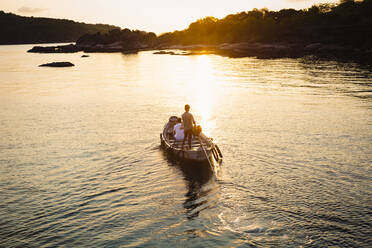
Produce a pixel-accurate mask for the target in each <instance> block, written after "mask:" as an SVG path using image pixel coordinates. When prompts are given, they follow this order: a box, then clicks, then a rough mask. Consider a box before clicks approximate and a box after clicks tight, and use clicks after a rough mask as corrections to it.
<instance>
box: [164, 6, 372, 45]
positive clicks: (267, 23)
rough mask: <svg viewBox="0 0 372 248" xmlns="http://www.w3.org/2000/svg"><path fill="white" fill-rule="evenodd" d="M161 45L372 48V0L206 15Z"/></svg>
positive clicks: (170, 34)
mask: <svg viewBox="0 0 372 248" xmlns="http://www.w3.org/2000/svg"><path fill="white" fill-rule="evenodd" d="M158 42H159V44H167V45H169V44H182V45H191V44H221V43H233V42H272V43H274V42H276V43H277V42H286V43H315V42H321V43H334V44H335V43H340V44H345V45H355V46H364V47H366V46H367V47H371V46H372V45H371V44H372V0H364V1H353V0H343V1H341V2H340V4H320V5H316V6H312V7H311V8H309V9H305V10H295V9H282V10H280V11H269V10H268V9H260V10H258V9H253V10H252V11H248V12H241V13H237V14H233V15H228V16H226V17H225V18H223V19H216V18H214V17H206V18H204V19H200V20H198V21H196V22H194V23H191V24H190V25H189V27H188V28H187V29H185V30H183V31H175V32H170V33H165V34H162V35H161V36H159V38H158Z"/></svg>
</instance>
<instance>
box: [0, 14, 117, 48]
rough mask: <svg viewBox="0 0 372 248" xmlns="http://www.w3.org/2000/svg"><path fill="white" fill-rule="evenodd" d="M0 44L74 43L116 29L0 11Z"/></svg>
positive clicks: (107, 26)
mask: <svg viewBox="0 0 372 248" xmlns="http://www.w3.org/2000/svg"><path fill="white" fill-rule="evenodd" d="M0 27H1V35H0V44H1V45H7V44H36V43H61V42H76V40H77V39H78V38H79V37H81V36H82V35H83V34H93V33H97V32H101V33H107V32H109V31H110V30H112V29H115V28H118V27H116V26H112V25H105V24H85V23H81V22H74V21H70V20H63V19H52V18H41V17H25V16H19V15H15V14H12V13H5V12H4V11H0Z"/></svg>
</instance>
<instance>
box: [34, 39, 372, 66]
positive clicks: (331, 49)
mask: <svg viewBox="0 0 372 248" xmlns="http://www.w3.org/2000/svg"><path fill="white" fill-rule="evenodd" d="M145 50H155V52H154V54H168V55H182V56H185V55H198V54H216V55H221V56H227V57H231V58H241V57H256V58H259V59H277V58H301V57H305V56H315V57H317V58H320V59H330V60H342V61H355V62H360V63H366V64H372V49H367V48H366V49H363V48H355V47H352V46H347V45H339V44H323V43H311V44H297V43H285V44H284V43H279V44H268V43H257V42H256V43H248V42H242V43H224V44H219V45H188V46H185V45H172V46H167V45H160V46H154V47H148V46H137V47H131V48H130V49H128V48H127V49H126V48H124V47H123V46H122V45H121V44H119V43H113V44H107V45H103V44H97V45H91V46H87V45H84V46H83V45H78V44H69V45H64V46H48V47H42V46H35V47H33V48H32V49H30V50H28V52H30V53H76V52H85V53H113V52H121V53H125V54H128V53H137V52H139V51H145ZM170 50H171V51H170ZM172 50H182V51H183V52H174V51H172Z"/></svg>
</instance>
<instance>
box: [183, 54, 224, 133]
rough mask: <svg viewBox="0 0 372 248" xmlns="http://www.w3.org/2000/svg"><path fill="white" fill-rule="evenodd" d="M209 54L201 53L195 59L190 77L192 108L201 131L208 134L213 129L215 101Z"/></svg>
mask: <svg viewBox="0 0 372 248" xmlns="http://www.w3.org/2000/svg"><path fill="white" fill-rule="evenodd" d="M210 59H211V58H210V56H209V55H201V56H198V57H197V58H196V61H195V64H196V66H195V73H194V75H193V76H192V77H191V82H190V84H189V85H190V87H191V88H192V89H193V92H194V93H193V99H192V100H193V101H192V105H193V106H192V108H193V109H194V111H195V114H196V115H197V117H198V119H197V120H196V121H198V122H199V123H198V124H200V125H201V126H202V128H203V132H205V133H207V134H209V133H210V132H211V130H213V129H214V127H215V123H214V121H213V119H214V118H213V117H214V106H215V103H216V93H217V88H216V79H215V77H214V73H213V72H214V70H213V67H212V64H211V61H210Z"/></svg>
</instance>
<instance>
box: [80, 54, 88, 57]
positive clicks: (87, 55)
mask: <svg viewBox="0 0 372 248" xmlns="http://www.w3.org/2000/svg"><path fill="white" fill-rule="evenodd" d="M81 57H82V58H88V57H89V55H86V54H84V55H81Z"/></svg>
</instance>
